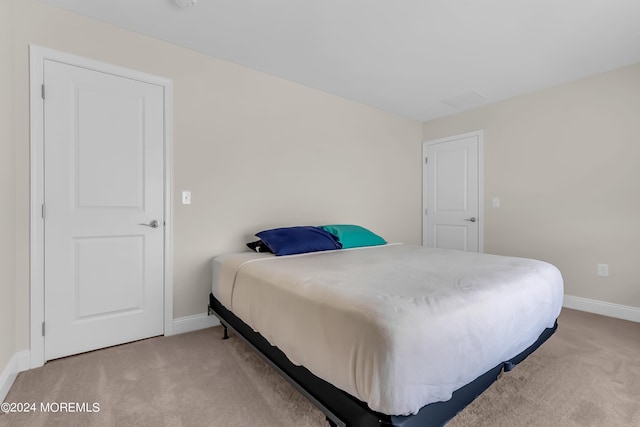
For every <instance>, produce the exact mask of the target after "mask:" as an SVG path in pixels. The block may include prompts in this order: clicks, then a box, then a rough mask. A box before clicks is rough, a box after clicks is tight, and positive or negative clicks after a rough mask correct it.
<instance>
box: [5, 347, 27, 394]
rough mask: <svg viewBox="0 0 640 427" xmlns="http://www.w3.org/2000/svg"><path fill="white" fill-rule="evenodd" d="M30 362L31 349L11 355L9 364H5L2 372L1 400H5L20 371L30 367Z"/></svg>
mask: <svg viewBox="0 0 640 427" xmlns="http://www.w3.org/2000/svg"><path fill="white" fill-rule="evenodd" d="M30 363H31V355H30V353H29V350H25V351H19V352H17V353H14V354H13V356H11V359H9V363H7V366H5V368H4V369H3V370H2V373H1V374H0V402H3V401H4V398H5V397H7V394H8V393H9V389H11V386H12V385H13V382H14V381H15V380H16V377H17V376H18V373H20V372H22V371H26V370H27V369H29V365H30Z"/></svg>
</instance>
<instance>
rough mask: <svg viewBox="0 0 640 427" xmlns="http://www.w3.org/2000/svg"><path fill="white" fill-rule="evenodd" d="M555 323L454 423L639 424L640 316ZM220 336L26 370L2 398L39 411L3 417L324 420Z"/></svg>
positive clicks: (582, 316)
mask: <svg viewBox="0 0 640 427" xmlns="http://www.w3.org/2000/svg"><path fill="white" fill-rule="evenodd" d="M559 325H560V326H559V329H558V332H557V333H556V334H555V335H554V336H553V337H551V339H550V340H549V341H548V342H547V343H545V344H544V345H543V346H542V347H541V348H540V349H538V351H537V352H535V353H534V354H533V355H531V356H530V357H529V358H528V359H527V360H525V361H524V362H522V363H521V364H520V365H518V366H517V367H516V368H515V369H514V370H513V371H511V372H509V373H506V374H504V375H503V376H502V377H501V378H500V379H499V380H498V381H497V382H496V383H495V384H494V385H492V386H491V387H490V388H489V389H488V390H487V391H486V392H485V393H484V394H483V395H481V396H480V397H478V399H476V400H475V401H474V402H473V403H472V404H471V405H469V406H468V407H467V408H465V409H464V410H463V411H462V412H461V413H460V414H458V415H457V416H456V417H455V418H454V419H453V420H452V421H451V422H449V424H447V427H462V426H474V427H483V426H486V427H489V426H491V427H495V426H505V427H507V426H509V427H517V426H580V427H582V426H640V324H639V323H633V322H626V321H623V320H618V319H611V318H607V317H602V316H597V315H593V314H589V313H583V312H579V311H574V310H568V309H565V310H564V311H563V312H562V314H561V316H560V320H559ZM221 336H222V330H221V328H220V327H217V328H210V329H205V330H202V331H196V332H192V333H187V334H183V335H176V336H172V337H158V338H152V339H148V340H143V341H138V342H134V343H130V344H125V345H121V346H117V347H111V348H107V349H104V350H99V351H95V352H90V353H85V354H81V355H77V356H73V357H68V358H64V359H59V360H54V361H51V362H48V363H47V364H46V365H45V366H43V367H41V368H38V369H33V370H30V371H26V372H22V373H20V374H19V375H18V378H17V379H16V381H15V383H14V385H13V387H12V389H11V390H10V392H9V394H8V396H7V397H6V399H5V402H11V403H16V404H18V403H23V404H24V403H29V404H32V403H33V404H35V409H36V411H35V412H31V413H8V414H2V415H0V426H29V427H31V426H33V427H35V426H139V427H145V426H171V427H173V426H176V427H181V426H185V427H186V426H221V427H222V426H224V427H252V426H266V427H270V426H274V427H275V426H277V427H287V426H291V427H305V426H308V427H316V426H322V427H326V426H327V423H326V422H325V420H324V415H323V414H322V413H321V412H320V411H319V410H317V409H316V408H315V407H313V406H312V405H311V404H310V403H309V402H308V401H307V400H306V399H305V398H304V397H302V396H301V395H300V394H299V393H298V392H297V391H296V390H295V389H294V388H293V387H292V386H291V385H289V384H288V383H287V382H286V381H284V380H283V379H282V378H281V377H280V376H279V375H278V374H277V373H276V372H275V371H273V370H272V369H271V368H270V367H268V366H267V365H266V364H265V363H264V362H263V361H262V360H261V359H260V358H259V357H258V356H257V355H256V354H254V352H253V351H252V350H250V349H249V348H248V347H247V346H246V345H245V344H244V343H243V342H242V341H241V340H240V339H239V338H238V337H235V336H232V337H231V339H229V340H226V341H223V340H221V339H220V338H221ZM65 402H72V403H80V404H83V403H84V404H86V406H87V407H89V408H91V409H96V408H95V407H94V403H95V404H97V405H98V408H97V409H99V412H92V413H87V412H75V413H73V412H66V411H61V410H60V408H61V407H62V406H63V403H65ZM41 404H43V405H45V407H44V408H45V409H46V405H49V411H48V412H46V411H42V407H41ZM76 409H78V408H76ZM79 409H83V408H79ZM56 410H57V412H56Z"/></svg>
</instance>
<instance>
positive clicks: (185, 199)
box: [182, 191, 191, 205]
mask: <svg viewBox="0 0 640 427" xmlns="http://www.w3.org/2000/svg"><path fill="white" fill-rule="evenodd" d="M182 204H183V205H190V204H191V191H183V192H182Z"/></svg>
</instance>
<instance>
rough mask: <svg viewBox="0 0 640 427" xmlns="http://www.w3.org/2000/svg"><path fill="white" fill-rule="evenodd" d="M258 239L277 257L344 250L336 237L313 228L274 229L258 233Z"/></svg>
mask: <svg viewBox="0 0 640 427" xmlns="http://www.w3.org/2000/svg"><path fill="white" fill-rule="evenodd" d="M256 237H258V238H259V239H260V240H262V241H263V242H264V244H265V245H267V246H268V247H269V249H271V251H272V252H273V253H274V254H276V255H294V254H302V253H306V252H318V251H328V250H332V249H340V248H342V245H341V244H340V242H338V239H337V238H336V237H335V236H334V235H332V234H331V233H329V232H327V231H325V230H323V229H321V228H318V227H311V226H298V227H284V228H274V229H271V230H264V231H261V232H259V233H256Z"/></svg>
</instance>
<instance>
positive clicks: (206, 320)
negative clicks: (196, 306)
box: [172, 313, 220, 335]
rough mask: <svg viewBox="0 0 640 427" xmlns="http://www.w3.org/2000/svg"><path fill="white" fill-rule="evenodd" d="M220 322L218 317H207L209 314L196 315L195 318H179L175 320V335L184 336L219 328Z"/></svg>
mask: <svg viewBox="0 0 640 427" xmlns="http://www.w3.org/2000/svg"><path fill="white" fill-rule="evenodd" d="M219 324H220V321H219V320H218V318H217V317H216V316H207V313H201V314H194V315H193V316H185V317H179V318H177V319H173V333H172V335H176V334H184V333H185V332H191V331H197V330H198V329H204V328H210V327H212V326H218V325H219Z"/></svg>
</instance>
